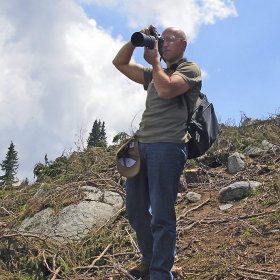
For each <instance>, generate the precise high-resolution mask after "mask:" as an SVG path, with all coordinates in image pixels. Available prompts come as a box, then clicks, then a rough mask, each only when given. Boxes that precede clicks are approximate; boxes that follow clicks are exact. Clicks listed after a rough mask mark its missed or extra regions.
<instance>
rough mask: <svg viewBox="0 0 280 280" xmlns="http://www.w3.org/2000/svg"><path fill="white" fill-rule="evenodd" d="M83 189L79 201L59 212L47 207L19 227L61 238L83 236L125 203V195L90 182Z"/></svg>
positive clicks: (61, 239) (78, 238)
mask: <svg viewBox="0 0 280 280" xmlns="http://www.w3.org/2000/svg"><path fill="white" fill-rule="evenodd" d="M83 189H84V192H85V194H86V196H85V198H84V199H83V200H81V201H80V202H79V203H78V204H72V205H68V206H66V207H65V208H63V209H62V210H61V211H60V213H59V214H57V215H54V210H53V209H52V208H46V209H44V210H42V211H40V212H38V213H36V214H35V215H34V216H33V217H28V218H26V219H24V220H23V221H22V223H21V225H20V226H19V228H18V230H19V231H25V232H33V233H39V234H40V233H42V234H45V235H48V236H50V237H52V238H54V239H56V240H58V241H61V242H63V241H65V242H66V241H68V240H69V239H70V240H80V239H81V238H83V237H84V236H85V235H86V234H87V233H88V232H89V231H91V230H94V229H98V228H99V227H101V226H102V225H104V224H105V223H106V221H107V220H108V219H110V218H111V217H112V216H113V215H114V214H115V213H117V212H118V211H119V210H120V209H121V208H122V207H123V198H122V197H121V195H119V194H118V193H116V192H112V191H106V190H105V191H101V190H99V189H98V188H95V187H91V186H86V187H83ZM37 195H38V194H37Z"/></svg>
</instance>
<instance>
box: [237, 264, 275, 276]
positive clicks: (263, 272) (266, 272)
mask: <svg viewBox="0 0 280 280" xmlns="http://www.w3.org/2000/svg"><path fill="white" fill-rule="evenodd" d="M238 268H240V269H242V270H246V271H249V272H252V273H258V274H264V275H270V276H275V277H280V274H279V273H273V272H268V271H263V270H258V269H251V268H246V267H242V266H239V267H238Z"/></svg>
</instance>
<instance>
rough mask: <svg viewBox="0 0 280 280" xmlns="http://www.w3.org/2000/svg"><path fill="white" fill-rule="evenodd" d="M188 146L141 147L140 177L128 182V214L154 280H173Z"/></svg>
mask: <svg viewBox="0 0 280 280" xmlns="http://www.w3.org/2000/svg"><path fill="white" fill-rule="evenodd" d="M187 151H188V149H187V144H175V143H166V142H163V143H148V144H144V143H139V152H140V157H141V167H140V171H139V173H138V174H137V175H136V176H135V177H133V178H128V179H127V181H126V211H127V215H128V219H129V222H130V225H131V227H132V228H133V229H134V230H135V232H136V235H137V242H138V246H139V250H140V252H141V254H142V263H144V264H146V265H150V279H151V280H165V279H166V280H170V279H173V276H172V273H171V268H172V266H173V264H174V257H175V246H176V213H175V206H174V204H175V201H176V198H177V193H178V187H179V183H180V176H181V174H182V171H183V169H184V165H185V163H186V160H187V156H188V152H187Z"/></svg>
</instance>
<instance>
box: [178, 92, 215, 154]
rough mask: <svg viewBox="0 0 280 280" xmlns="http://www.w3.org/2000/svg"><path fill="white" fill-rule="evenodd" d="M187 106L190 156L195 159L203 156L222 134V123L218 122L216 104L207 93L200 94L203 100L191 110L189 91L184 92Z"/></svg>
mask: <svg viewBox="0 0 280 280" xmlns="http://www.w3.org/2000/svg"><path fill="white" fill-rule="evenodd" d="M183 96H184V98H185V101H186V104H187V107H188V112H189V115H188V119H187V132H188V133H189V134H190V135H191V139H190V140H189V142H188V150H189V154H188V158H189V159H193V158H197V157H200V156H202V155H203V154H205V153H206V151H207V150H208V149H209V148H210V147H211V146H212V145H213V143H214V142H215V140H216V139H217V137H218V135H219V134H220V125H219V123H218V120H217V117H216V114H215V110H214V106H213V104H212V103H210V102H209V101H208V100H207V97H206V95H205V94H202V93H201V95H200V96H199V98H200V100H201V102H199V103H198V104H199V105H198V106H197V107H196V108H194V109H193V110H192V111H190V106H189V102H188V97H187V93H184V94H183Z"/></svg>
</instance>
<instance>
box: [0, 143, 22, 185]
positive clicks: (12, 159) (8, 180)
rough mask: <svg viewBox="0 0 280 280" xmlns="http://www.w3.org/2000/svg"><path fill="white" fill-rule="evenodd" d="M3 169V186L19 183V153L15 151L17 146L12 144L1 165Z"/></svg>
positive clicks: (0, 180)
mask: <svg viewBox="0 0 280 280" xmlns="http://www.w3.org/2000/svg"><path fill="white" fill-rule="evenodd" d="M0 166H1V169H2V170H3V171H4V172H5V174H4V175H3V176H0V184H1V185H3V186H4V185H12V184H13V183H16V182H17V178H16V174H17V169H18V166H19V164H18V153H17V151H16V150H15V145H14V144H13V142H11V144H10V147H9V148H8V152H7V154H6V158H5V159H4V160H3V161H2V163H1V164H0Z"/></svg>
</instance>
